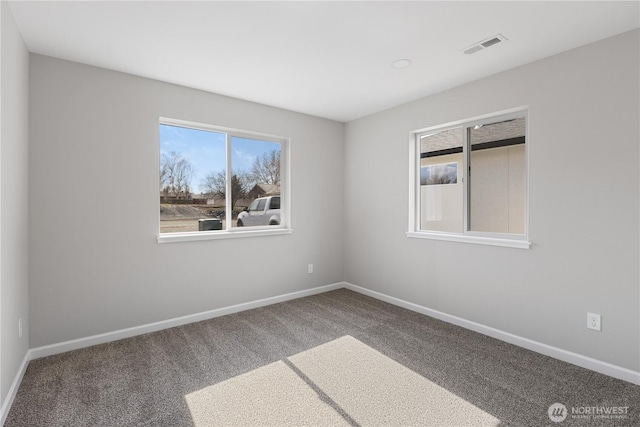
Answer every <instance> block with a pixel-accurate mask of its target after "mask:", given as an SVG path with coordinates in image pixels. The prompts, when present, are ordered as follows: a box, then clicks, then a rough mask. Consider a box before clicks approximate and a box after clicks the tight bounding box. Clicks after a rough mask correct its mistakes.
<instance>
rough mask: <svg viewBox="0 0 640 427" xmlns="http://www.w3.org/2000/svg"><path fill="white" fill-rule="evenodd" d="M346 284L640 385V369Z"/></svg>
mask: <svg viewBox="0 0 640 427" xmlns="http://www.w3.org/2000/svg"><path fill="white" fill-rule="evenodd" d="M345 287H346V288H347V289H350V290H352V291H354V292H358V293H361V294H363V295H367V296H370V297H372V298H375V299H378V300H381V301H384V302H388V303H390V304H393V305H397V306H399V307H402V308H406V309H408V310H411V311H415V312H417V313H421V314H424V315H427V316H430V317H433V318H435V319H438V320H442V321H444V322H447V323H451V324H454V325H457V326H461V327H463V328H465V329H470V330H472V331H475V332H479V333H481V334H483V335H488V336H490V337H492V338H496V339H499V340H500V341H504V342H508V343H509V344H514V345H517V346H518V347H523V348H526V349H527V350H531V351H535V352H536V353H540V354H544V355H545V356H550V357H553V358H554V359H558V360H562V361H563V362H567V363H571V364H573V365H577V366H580V367H582V368H586V369H590V370H592V371H595V372H599V373H601V374H604V375H608V376H610V377H613V378H618V379H620V380H624V381H628V382H630V383H632V384H636V385H640V372H636V371H632V370H631V369H627V368H623V367H621V366H616V365H612V364H611V363H607V362H603V361H601V360H597V359H593V358H591V357H587V356H583V355H581V354H578V353H573V352H571V351H567V350H563V349H561V348H557V347H553V346H550V345H547V344H543V343H540V342H537V341H533V340H530V339H528V338H523V337H520V336H518V335H514V334H511V333H509V332H504V331H501V330H499V329H495V328H492V327H490V326H485V325H482V324H480V323H476V322H472V321H470V320H466V319H463V318H461V317H457V316H452V315H450V314H447V313H443V312H441V311H437V310H433V309H430V308H427V307H423V306H421V305H418V304H414V303H412V302H408V301H404V300H401V299H399V298H395V297H392V296H389V295H385V294H383V293H380V292H376V291H372V290H370V289H366V288H363V287H360V286H357V285H354V284H351V283H345Z"/></svg>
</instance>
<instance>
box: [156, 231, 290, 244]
mask: <svg viewBox="0 0 640 427" xmlns="http://www.w3.org/2000/svg"><path fill="white" fill-rule="evenodd" d="M291 233H293V230H292V229H290V228H278V229H275V230H265V229H261V230H246V231H245V230H242V231H196V232H192V233H164V234H160V235H159V236H158V243H175V242H195V241H199V240H219V239H241V238H244V237H260V236H277V235H282V234H291Z"/></svg>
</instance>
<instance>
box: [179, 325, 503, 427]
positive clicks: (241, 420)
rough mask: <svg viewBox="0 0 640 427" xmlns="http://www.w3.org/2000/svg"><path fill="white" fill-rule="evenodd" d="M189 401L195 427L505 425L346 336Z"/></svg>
mask: <svg viewBox="0 0 640 427" xmlns="http://www.w3.org/2000/svg"><path fill="white" fill-rule="evenodd" d="M185 399H186V401H187V404H188V406H189V410H190V411H191V415H192V418H193V421H194V424H195V426H196V427H208V426H305V425H308V426H323V425H324V426H341V425H360V426H496V425H498V424H499V423H500V421H499V420H498V419H497V418H495V417H493V416H491V415H490V414H488V413H486V412H483V411H482V410H480V409H479V408H477V407H475V406H473V405H472V404H470V403H468V402H466V401H465V400H463V399H461V398H459V397H458V396H456V395H455V394H452V393H450V392H449V391H447V390H446V389H444V388H442V387H440V386H438V385H436V384H434V383H432V382H431V381H429V380H427V379H425V378H424V377H422V376H420V375H418V374H417V373H415V372H413V371H411V370H410V369H407V368H405V367H404V366H402V365H401V364H399V363H397V362H395V361H394V360H392V359H390V358H388V357H387V356H385V355H383V354H381V353H379V352H378V351H376V350H374V349H372V348H371V347H369V346H367V345H365V344H363V343H362V342H360V341H358V340H356V339H355V338H353V337H351V336H348V335H347V336H344V337H341V338H338V339H337V340H334V341H330V342H328V343H326V344H323V345H320V346H318V347H315V348H312V349H310V350H307V351H304V352H302V353H298V354H296V355H294V356H291V357H289V358H288V359H285V360H284V361H278V362H275V363H272V364H269V365H267V366H264V367H262V368H259V369H256V370H254V371H251V372H247V373H246V374H243V375H239V376H237V377H235V378H232V379H229V380H227V381H223V382H221V383H219V384H216V385H213V386H210V387H207V388H204V389H202V390H198V391H196V392H193V393H191V394H188V395H187V396H185Z"/></svg>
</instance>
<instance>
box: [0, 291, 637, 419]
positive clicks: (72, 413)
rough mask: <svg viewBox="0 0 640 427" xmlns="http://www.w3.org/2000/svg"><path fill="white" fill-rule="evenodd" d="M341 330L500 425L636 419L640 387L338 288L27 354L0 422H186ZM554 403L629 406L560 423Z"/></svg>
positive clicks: (569, 406)
mask: <svg viewBox="0 0 640 427" xmlns="http://www.w3.org/2000/svg"><path fill="white" fill-rule="evenodd" d="M346 335H350V336H351V337H353V338H355V339H357V340H358V341H360V342H361V343H364V344H365V345H366V346H369V347H370V348H372V349H374V350H376V351H377V352H380V353H382V354H383V355H385V356H387V357H389V358H391V359H393V360H394V361H396V362H398V363H399V364H401V365H403V366H404V367H406V368H408V369H410V370H412V371H413V372H415V373H417V374H419V375H420V376H422V377H424V378H426V379H427V380H429V381H430V382H432V383H434V384H436V385H437V386H439V387H442V388H444V389H446V390H447V391H448V392H450V393H453V394H454V395H455V396H457V397H460V398H461V399H464V401H466V402H468V403H470V404H472V405H474V406H475V407H477V408H479V409H480V410H481V411H484V412H486V413H487V414H490V415H491V416H492V417H495V418H497V419H498V420H499V422H498V423H497V425H499V426H544V425H556V426H565V425H571V426H575V425H581V426H582V425H585V426H609V425H612V426H613V425H615V426H638V425H640V387H639V386H635V385H633V384H630V383H628V382H625V381H621V380H616V379H614V378H611V377H608V376H605V375H601V374H598V373H595V372H592V371H589V370H586V369H583V368H580V367H577V366H574V365H570V364H567V363H564V362H561V361H558V360H555V359H552V358H549V357H546V356H543V355H540V354H538V353H534V352H531V351H528V350H525V349H522V348H520V347H516V346H514V345H511V344H507V343H504V342H501V341H498V340H495V339H493V338H490V337H487V336H484V335H481V334H478V333H475V332H472V331H468V330H466V329H463V328H460V327H457V326H454V325H450V324H447V323H445V322H441V321H438V320H435V319H432V318H430V317H427V316H423V315H421V314H418V313H414V312H411V311H408V310H405V309H402V308H399V307H396V306H393V305H391V304H387V303H385V302H381V301H378V300H376V299H373V298H369V297H367V296H363V295H361V294H358V293H355V292H352V291H349V290H346V289H340V290H337V291H332V292H327V293H324V294H319V295H315V296H311V297H306V298H301V299H297V300H293V301H288V302H285V303H280V304H275V305H271V306H268V307H262V308H258V309H254V310H249V311H245V312H242V313H236V314H232V315H228V316H224V317H219V318H215V319H211V320H207V321H203V322H198V323H193V324H189V325H185V326H181V327H176V328H171V329H167V330H164V331H160V332H155V333H151V334H146V335H141V336H137V337H133V338H129V339H125V340H120V341H116V342H112V343H108V344H102V345H97V346H93V347H89V348H85V349H81V350H76V351H72V352H68V353H64V354H59V355H55V356H50V357H46V358H42V359H37V360H34V361H31V363H30V364H29V367H28V369H27V372H26V374H25V376H24V379H23V381H22V384H21V385H20V388H19V390H18V393H17V396H16V398H15V400H14V403H13V406H12V407H11V410H10V412H9V414H8V417H7V421H6V423H5V427H14V426H65V427H66V426H193V425H194V421H193V418H192V416H191V413H190V410H189V407H188V405H187V403H186V400H185V396H186V395H189V394H190V393H194V392H197V391H198V390H202V389H205V388H207V387H210V386H212V385H214V384H218V383H221V382H222V381H225V380H230V379H232V378H235V377H237V376H239V375H242V374H245V373H248V372H251V371H254V370H257V369H259V368H262V367H264V366H266V365H268V364H272V363H274V362H277V361H284V362H285V363H288V362H287V361H288V358H290V357H291V356H293V355H295V354H298V353H301V352H305V351H306V350H309V349H311V348H314V347H317V346H320V345H322V344H325V343H328V342H330V341H333V340H336V339H338V338H341V337H344V336H346ZM556 402H559V403H562V404H564V405H565V406H566V407H567V408H569V411H571V408H572V407H578V408H582V407H594V406H597V407H628V410H627V411H628V412H627V414H626V415H625V417H623V418H616V419H610V418H609V419H607V418H593V417H592V418H589V419H585V418H582V419H577V418H572V417H571V415H570V416H569V417H567V418H566V420H564V421H562V422H559V423H555V422H552V421H551V420H550V418H549V416H548V412H547V411H548V409H549V406H550V405H551V404H553V403H556ZM346 416H348V414H346ZM343 418H344V414H343ZM345 419H346V418H345ZM346 420H347V421H348V423H349V424H351V425H358V423H357V420H353V419H346Z"/></svg>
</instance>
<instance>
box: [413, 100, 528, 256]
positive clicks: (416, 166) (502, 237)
mask: <svg viewBox="0 0 640 427" xmlns="http://www.w3.org/2000/svg"><path fill="white" fill-rule="evenodd" d="M520 117H524V118H525V121H526V135H525V139H526V142H525V147H524V149H525V169H526V170H525V191H526V194H525V209H524V211H525V233H524V234H504V233H489V232H480V231H471V230H470V229H469V228H470V227H469V186H470V180H469V156H470V150H469V146H470V145H469V142H468V135H467V132H466V131H465V129H467V128H469V127H473V126H476V125H484V124H490V123H493V122H496V121H501V120H508V119H512V118H520ZM459 127H463V132H462V134H463V144H462V145H463V153H462V158H463V165H462V171H463V179H462V184H463V217H464V222H463V232H462V233H453V232H441V231H427V230H421V229H420V136H421V135H424V134H425V133H429V132H441V131H444V130H447V129H452V128H459ZM529 135H530V132H529V108H528V106H525V107H519V108H514V109H510V110H504V111H501V112H497V113H492V114H487V115H483V116H478V117H473V118H470V119H464V120H458V121H455V122H451V123H446V124H443V125H438V126H431V127H428V128H424V129H419V130H415V131H413V132H411V133H410V140H409V221H408V224H409V227H408V231H407V233H406V235H407V237H410V238H419V239H431V240H445V241H450V242H461V243H472V244H480V245H491V246H503V247H511V248H519V249H529V248H530V247H531V242H530V241H529V146H530V138H529ZM472 176H473V175H472Z"/></svg>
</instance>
